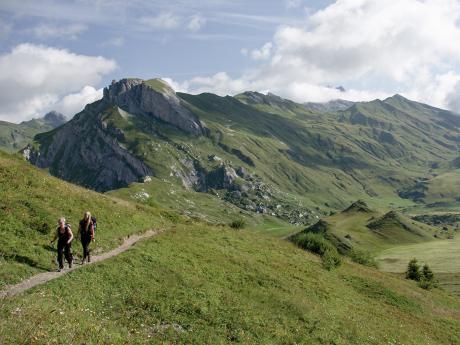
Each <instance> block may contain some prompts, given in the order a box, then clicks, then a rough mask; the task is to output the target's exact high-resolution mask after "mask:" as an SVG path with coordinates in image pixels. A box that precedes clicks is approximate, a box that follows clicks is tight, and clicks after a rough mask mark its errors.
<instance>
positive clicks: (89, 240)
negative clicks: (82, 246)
mask: <svg viewBox="0 0 460 345" xmlns="http://www.w3.org/2000/svg"><path fill="white" fill-rule="evenodd" d="M90 243H91V238H88V241H87V242H86V256H87V257H88V262H91V256H90V253H89V244H90Z"/></svg>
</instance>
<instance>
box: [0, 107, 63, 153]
mask: <svg viewBox="0 0 460 345" xmlns="http://www.w3.org/2000/svg"><path fill="white" fill-rule="evenodd" d="M66 121H67V120H66V119H65V117H64V116H63V115H62V114H60V113H57V112H55V111H52V112H49V113H48V114H46V115H45V116H44V117H43V118H40V119H32V120H30V121H24V122H21V123H19V124H15V123H10V122H5V121H0V149H2V150H4V151H7V152H17V151H19V150H21V149H23V148H24V147H26V145H27V144H29V143H31V142H32V141H33V138H34V136H35V135H36V134H38V133H43V132H47V131H50V130H52V129H54V128H56V127H59V126H61V125H63V124H64V123H65V122H66Z"/></svg>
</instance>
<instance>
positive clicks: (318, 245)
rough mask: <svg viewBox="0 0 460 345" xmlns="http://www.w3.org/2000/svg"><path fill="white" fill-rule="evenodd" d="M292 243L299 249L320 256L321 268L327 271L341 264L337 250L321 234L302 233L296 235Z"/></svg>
mask: <svg viewBox="0 0 460 345" xmlns="http://www.w3.org/2000/svg"><path fill="white" fill-rule="evenodd" d="M293 242H294V243H295V244H297V245H298V246H299V247H300V248H302V249H305V250H308V251H310V252H312V253H315V254H318V255H319V256H321V259H322V261H323V267H324V268H326V269H327V270H331V269H333V268H336V267H338V266H340V264H341V263H342V258H341V256H340V254H339V253H338V252H337V249H336V248H335V247H334V245H333V244H332V243H331V242H329V241H328V240H327V239H325V238H324V236H322V235H321V234H314V233H311V232H307V233H302V234H299V235H297V236H296V237H295V238H294V239H293Z"/></svg>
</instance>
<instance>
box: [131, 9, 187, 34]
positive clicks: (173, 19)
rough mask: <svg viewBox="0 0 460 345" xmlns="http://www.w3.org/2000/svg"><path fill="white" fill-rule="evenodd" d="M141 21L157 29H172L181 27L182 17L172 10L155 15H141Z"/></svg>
mask: <svg viewBox="0 0 460 345" xmlns="http://www.w3.org/2000/svg"><path fill="white" fill-rule="evenodd" d="M139 21H140V23H141V24H142V25H145V26H147V27H149V28H151V29H155V30H172V29H176V28H177V27H179V25H180V24H181V21H182V20H181V18H180V17H179V16H177V15H175V14H174V13H172V12H162V13H160V14H158V15H157V16H154V17H147V16H146V17H141V18H140V20H139Z"/></svg>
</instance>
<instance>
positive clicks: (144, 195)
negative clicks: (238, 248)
mask: <svg viewBox="0 0 460 345" xmlns="http://www.w3.org/2000/svg"><path fill="white" fill-rule="evenodd" d="M107 194H108V195H113V196H116V197H119V198H122V199H125V200H130V201H133V202H138V203H140V204H143V205H148V206H151V207H154V208H158V207H163V208H166V209H169V210H171V211H174V212H176V213H179V214H182V215H184V216H187V217H190V218H193V219H197V220H201V221H204V222H207V223H211V224H216V225H217V224H229V223H230V222H232V221H234V220H237V219H244V221H245V224H246V226H247V227H248V228H249V229H250V230H251V231H256V232H266V233H267V234H269V235H272V236H276V237H283V236H286V235H289V234H291V233H293V232H296V231H299V229H300V228H299V227H298V226H293V225H291V224H288V223H286V222H284V221H282V220H281V219H278V218H276V217H273V216H270V215H266V214H256V213H254V212H249V211H244V210H242V209H240V208H238V207H236V206H234V205H233V204H230V203H228V202H225V201H223V200H222V199H220V198H219V197H218V196H216V195H212V194H208V193H198V192H195V191H193V190H190V189H186V188H185V187H182V186H180V185H177V184H175V183H172V182H168V181H162V180H159V179H157V178H155V177H153V178H152V181H151V182H148V183H133V184H132V185H130V186H129V187H127V188H122V189H117V190H114V191H111V192H108V193H107Z"/></svg>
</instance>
